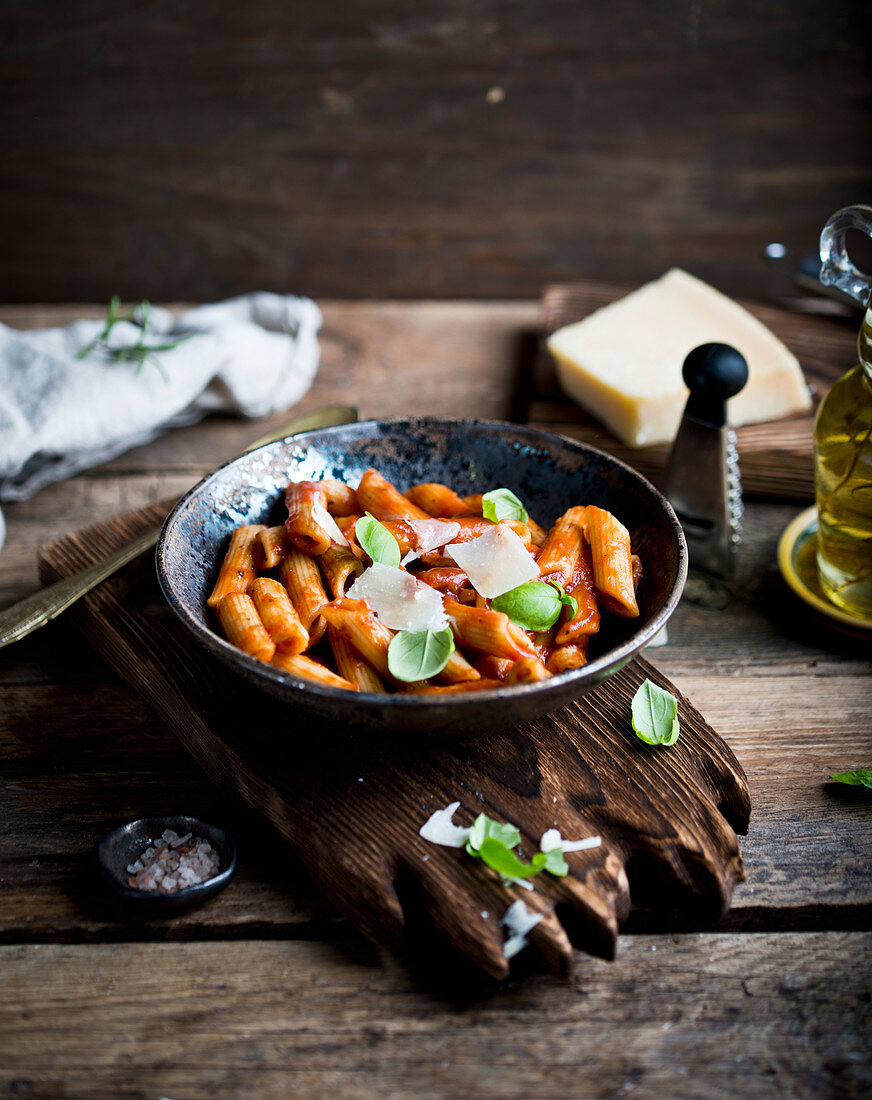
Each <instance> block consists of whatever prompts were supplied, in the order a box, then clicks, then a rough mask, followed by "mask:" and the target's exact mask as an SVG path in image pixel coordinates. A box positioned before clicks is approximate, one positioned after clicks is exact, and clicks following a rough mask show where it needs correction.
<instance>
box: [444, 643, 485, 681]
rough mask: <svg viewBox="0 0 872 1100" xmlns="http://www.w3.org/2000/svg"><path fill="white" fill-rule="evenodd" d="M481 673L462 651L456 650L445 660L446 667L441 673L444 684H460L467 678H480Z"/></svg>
mask: <svg viewBox="0 0 872 1100" xmlns="http://www.w3.org/2000/svg"><path fill="white" fill-rule="evenodd" d="M480 679H481V673H480V672H479V671H478V669H477V668H475V667H474V666H473V665H471V664H470V663H469V661H467V659H466V658H465V657H464V656H463V654H462V653H460V652H458V650H456V649H455V651H454V652H453V653H452V654H451V656H450V657H449V658H448V660H447V661H446V662H445V668H443V669H442V671H441V672H440V673H439V680H440V681H441V682H442V683H443V684H460V683H464V682H466V681H467V680H480Z"/></svg>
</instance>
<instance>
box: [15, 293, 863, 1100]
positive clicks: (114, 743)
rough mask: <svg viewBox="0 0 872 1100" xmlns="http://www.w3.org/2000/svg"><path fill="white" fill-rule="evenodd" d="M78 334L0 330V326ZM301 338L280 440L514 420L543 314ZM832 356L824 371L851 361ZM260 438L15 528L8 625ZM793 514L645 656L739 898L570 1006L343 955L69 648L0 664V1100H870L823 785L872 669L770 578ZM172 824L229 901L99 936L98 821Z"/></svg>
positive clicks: (291, 870)
mask: <svg viewBox="0 0 872 1100" xmlns="http://www.w3.org/2000/svg"><path fill="white" fill-rule="evenodd" d="M82 312H83V311H82V308H81V307H76V308H59V307H52V308H48V307H44V308H41V307H27V308H24V307H17V308H12V307H8V308H6V309H3V310H2V311H0V320H2V321H5V322H6V323H9V324H12V325H17V326H20V327H29V326H35V325H42V324H48V323H57V322H62V321H64V320H66V319H68V318H70V317H72V316H75V315H81V313H82ZM324 312H325V329H324V333H323V341H322V343H323V365H322V368H321V371H320V373H319V376H318V379H317V381H316V384H315V385H314V387H313V389H312V390H311V392H310V393H309V394H308V395H307V397H306V399H305V401H304V402H303V403H302V404H301V406H300V411H306V410H309V409H313V408H315V407H317V406H318V405H321V404H324V403H327V402H330V401H334V400H337V399H338V400H347V401H354V402H356V403H357V404H358V405H359V407H360V410H361V414H362V415H363V416H389V415H398V414H403V413H410V414H423V413H427V414H434V415H440V414H444V415H457V414H458V413H461V414H462V413H473V414H475V415H478V416H483V417H499V418H513V419H523V418H524V417H525V415H526V412H527V407H526V406H525V404H524V401H523V399H522V395H523V386H522V385H520V382H522V380H523V376H524V373H525V371H526V369H527V366H528V353H529V347H530V334H531V333H535V331H536V329H537V326H538V324H539V311H538V306H537V305H536V304H535V303H528V302H507V303H500V302H492V303H476V304H472V303H404V304H396V303H343V302H328V303H326V304H325V306H324ZM93 313H94V315H95V316H98V315H100V311H99V310H97V309H95V310H94V311H93ZM834 324H835V322H834ZM834 331H836V330H834ZM840 331H841V332H843V335H839V334H838V333H837V335H836V336H835V337H834V345H835V346H836V347H838V348H840V349H842V345H843V349H842V350H840V354H842V353H843V355H844V361H845V364H846V365H847V363H848V360H849V359H850V358H851V355H852V350H851V348H852V337H851V335H850V332H849V330H847V329H845V330H840ZM797 350H798V351H799V353H800V355H801V354H802V349H801V348H797ZM835 365H836V366H837V365H838V364H835ZM282 419H283V417H281V416H276V417H274V418H272V419H271V420H270V421H268V422H265V423H263V424H258V425H254V426H253V425H252V424H250V423H243V422H239V421H236V420H229V419H213V420H210V421H208V422H205V423H203V424H201V425H199V426H197V427H194V428H190V429H186V430H184V431H177V432H175V433H173V434H171V435H168V436H166V437H164V438H163V439H160V440H158V441H156V442H155V443H153V444H151V445H149V446H147V447H142V448H139V449H138V450H135V451H132V452H130V453H129V454H126V455H124V456H122V457H121V458H119V459H117V460H115V461H114V462H111V463H109V464H107V465H105V466H103V467H100V468H99V469H96V470H93V471H90V472H89V473H87V474H84V475H82V476H81V477H77V478H74V479H73V480H71V481H69V482H66V483H64V484H61V485H57V486H54V487H51V488H49V489H46V490H44V491H43V492H41V493H40V494H39V495H38V496H37V497H35V498H34V499H33V500H31V501H28V502H25V503H20V504H16V505H12V506H7V508H6V510H5V511H6V519H7V523H8V541H7V545H6V547H5V548H4V549H3V551H2V553H0V606H5V605H7V604H9V603H11V602H12V601H13V600H15V599H18V598H21V597H23V596H25V595H26V594H27V593H29V592H31V591H32V590H34V589H35V588H36V587H37V584H38V581H37V572H36V569H37V566H36V562H37V553H38V550H39V548H40V546H41V545H42V544H44V543H45V542H47V541H49V540H51V539H54V538H56V537H58V536H60V535H62V534H65V533H67V532H72V531H74V530H76V529H78V528H80V527H82V526H84V525H86V524H91V523H94V522H97V521H99V520H101V519H104V518H108V517H111V516H113V515H115V514H117V513H119V512H125V511H129V510H131V509H133V508H137V507H139V506H141V505H144V504H147V503H150V502H152V501H156V500H160V499H163V498H166V497H169V496H172V495H173V494H178V493H180V492H182V491H183V490H185V489H186V488H187V487H189V486H190V485H191V484H192V483H193V482H194V481H195V480H197V479H198V478H199V477H200V476H201V475H202V474H203V473H204V472H205V471H207V470H209V469H210V468H211V467H213V466H215V465H217V464H218V463H219V462H221V461H222V460H224V459H225V458H227V457H228V456H229V455H232V454H234V453H236V452H238V451H239V450H241V449H242V448H243V446H244V445H245V444H246V443H248V442H249V441H250V440H251V439H252V438H253V437H254V436H256V435H258V434H261V433H262V432H265V431H266V430H268V429H269V427H271V426H277V425H278V424H279V423H280V422H281V420H282ZM801 507H802V505H801V504H800V503H799V502H797V501H792V502H790V503H785V502H783V501H782V502H778V501H771V500H770V501H758V500H755V501H749V502H748V509H747V516H746V538H745V542H744V545H743V547H742V550H741V555H740V558H739V567H738V573H737V578H736V584H735V586H734V591H733V593H732V596H731V598H729V599H727V600H725V601H724V602H723V604H722V605H721V606H719V607H713V606H709V605H705V604H702V603H699V602H694V601H693V600H691V599H685V601H683V603H682V605H681V606H680V608H679V609H678V611H677V613H676V614H675V616H674V618H673V620H672V622H671V623H670V626H669V643H668V645H667V646H665V647H664V648H661V649H657V650H651V651H649V653H648V656H649V657H650V658H652V659H653V660H654V662H655V663H656V664H657V665H658V667H659V668H661V669H662V670H663V671H664V672H665V673H666V674H667V675H668V676H669V677H671V679H672V680H673V681H674V682H675V683H676V684H677V685H678V686H679V687H680V689H681V690H682V691H683V692H685V693H686V694H688V695H689V696H690V697H691V699H692V700H693V702H694V703H695V704H696V705H697V706H698V707H699V709H700V710H701V711H702V713H703V714H704V715H705V716H706V718H707V719H708V720H709V721H710V722H711V724H712V725H713V726H714V727H715V729H717V730H718V731H719V732H720V733H721V734H722V735H723V736H724V738H725V739H726V740H727V741H728V742H729V744H730V745H731V747H732V748H733V750H734V751H735V752H736V754H737V755H738V757H739V759H740V761H741V763H742V764H743V765H744V767H745V769H746V771H747V773H748V776H749V779H750V783H751V791H752V797H753V803H754V808H753V813H752V817H751V828H750V833H749V835H748V836H747V838H744V839H743V841H742V848H743V853H744V858H745V865H746V870H747V883H746V884H745V885H742V886H740V887H738V889H737V890H736V893H735V897H734V906H733V909H732V911H731V912H730V913H729V915H728V916H727V917H726V918H725V920H724V921H723V922H722V923H721V924H720V925H719V926H718V927H717V928H714V929H710V930H709V929H705V930H701V929H699V928H689V927H682V926H681V925H680V924H677V923H672V924H669V925H668V926H664V923H663V921H662V920H660V921H656V922H655V921H654V920H653V919H652V918H650V917H648V916H646V914H645V913H643V912H641V911H636V912H634V914H633V915H632V917H631V920H630V922H629V924H628V926H627V928H626V934H624V935H623V936H622V937H621V940H620V943H619V950H618V957H617V960H616V961H614V962H611V963H607V962H602V961H600V960H595V959H592V958H590V957H588V956H586V955H582V954H579V955H578V957H577V960H576V967H575V973H574V977H573V978H572V980H571V981H569V982H565V983H562V982H560V981H558V980H556V979H554V978H550V977H546V976H542V975H539V974H524V973H519V974H518V976H516V977H513V978H512V979H511V980H510V981H509V982H508V983H506V984H505V985H503V986H502V987H499V988H497V987H494V986H490V985H487V984H484V983H480V982H474V981H472V980H471V979H470V977H469V975H468V974H467V975H465V977H463V980H462V981H461V980H460V972H459V971H458V974H457V975H455V974H454V973H453V972H452V971H450V970H447V971H444V970H441V969H440V971H439V972H438V973H434V970H433V967H432V966H430V967H428V960H427V959H426V958H423V957H420V956H415V957H410V958H404V959H398V958H396V957H395V956H393V955H391V954H389V953H388V952H386V951H385V950H382V949H380V948H378V947H376V946H374V945H373V944H371V943H369V942H366V941H364V940H362V939H361V938H360V937H359V936H358V935H357V934H356V933H355V932H354V931H353V930H352V929H351V928H350V926H349V925H347V924H346V923H344V922H342V921H341V920H339V919H338V918H337V917H336V915H335V914H334V913H333V912H332V911H331V910H330V909H329V907H328V906H327V905H326V903H324V902H323V901H321V900H320V899H319V897H318V896H317V893H316V891H315V890H314V889H313V887H312V886H311V884H309V883H308V882H307V881H306V878H305V876H304V874H303V872H302V871H301V870H300V869H299V868H298V867H297V866H295V864H294V863H293V861H292V860H291V859H289V857H288V856H287V854H286V852H285V850H284V849H283V848H282V847H281V845H280V844H279V843H278V842H277V841H275V840H274V839H273V838H272V836H271V835H270V834H268V833H267V832H266V830H265V829H264V828H263V827H261V826H260V825H259V823H258V822H256V821H254V820H252V819H251V818H250V817H248V816H246V815H245V814H244V813H242V811H240V810H238V809H236V808H234V807H229V806H227V805H225V804H222V803H221V801H220V800H219V797H218V795H217V793H216V792H214V791H213V790H212V789H211V788H210V786H209V785H208V784H207V782H206V781H205V779H204V778H203V777H202V775H201V773H200V772H199V770H198V768H197V766H196V765H195V764H194V763H193V762H192V761H191V760H190V759H188V758H187V757H186V756H185V755H184V754H183V753H182V751H181V750H180V749H179V748H178V747H177V745H176V743H175V742H174V740H173V739H172V737H171V736H170V734H169V733H168V732H167V731H166V730H165V729H164V728H163V727H162V726H160V725H159V724H158V723H157V722H156V720H155V719H154V718H153V717H152V716H151V715H150V714H149V712H148V711H147V710H146V709H145V707H144V705H143V704H142V703H141V702H140V701H139V700H138V699H136V698H134V697H132V696H131V695H130V694H129V693H128V691H127V690H126V689H125V688H124V687H123V686H122V685H121V684H120V683H119V682H118V680H117V679H116V678H115V676H114V675H113V674H112V673H111V672H110V671H109V670H108V669H107V668H106V667H105V666H104V665H103V664H102V663H101V662H100V661H99V659H97V658H96V657H95V656H94V654H93V653H92V652H91V651H90V649H89V648H88V647H87V646H86V645H84V644H83V642H82V640H81V638H80V636H79V635H78V634H77V633H76V631H75V630H74V629H73V627H72V626H71V625H70V624H69V623H67V622H65V621H63V620H61V621H60V622H58V623H57V624H55V625H53V626H52V627H50V628H48V629H46V630H45V631H43V632H41V633H39V634H37V635H35V636H33V637H32V638H30V639H28V640H27V641H25V642H24V643H22V644H20V645H19V646H17V647H15V648H13V649H10V650H6V651H4V652H3V654H2V658H0V754H2V759H3V772H4V782H3V786H2V803H0V810H2V812H0V837H2V847H0V959H2V964H3V970H2V973H3V994H4V995H3V997H2V1003H0V1090H2V1092H3V1094H4V1095H9V1096H39V1097H60V1096H70V1097H78V1096H88V1097H107V1098H109V1097H111V1098H117V1097H149V1098H151V1097H153V1098H157V1097H160V1096H166V1097H172V1098H174V1100H179V1098H180V1097H200V1096H206V1095H210V1096H212V1097H253V1096H275V1097H287V1096H300V1097H322V1096H326V1095H335V1096H342V1097H361V1098H364V1097H365V1098H369V1097H376V1096H378V1097H401V1096H410V1095H413V1094H415V1093H420V1094H422V1095H428V1096H444V1097H458V1098H460V1097H464V1098H465V1097H472V1096H481V1097H493V1098H495V1100H496V1098H500V1100H501V1098H508V1097H516V1096H517V1097H522V1096H523V1097H546V1096H547V1097H552V1096H579V1097H588V1096H590V1097H606V1096H609V1097H610V1096H625V1095H626V1096H638V1097H661V1096H662V1097H666V1096H668V1097H690V1096H692V1097H700V1098H702V1097H724V1096H726V1097H730V1096H736V1097H739V1096H742V1097H744V1096H746V1095H749V1094H754V1095H757V1096H778V1097H791V1098H805V1097H808V1098H809V1100H811V1098H817V1097H822V1096H826V1097H841V1096H861V1095H868V1094H869V1091H870V1090H872V1069H870V1063H869V1057H868V1056H869V1040H870V1017H872V1008H870V1001H872V995H870V988H872V982H870V977H872V966H870V963H869V957H870V956H869V951H870V936H869V929H870V926H872V865H870V861H869V858H868V853H869V847H870V840H872V799H870V797H869V793H868V792H865V791H863V790H859V789H857V788H838V787H833V786H831V785H828V784H827V777H828V775H829V773H830V772H834V771H841V770H845V769H849V768H855V767H861V766H866V767H868V766H870V764H872V732H870V726H872V722H870V719H872V679H870V676H869V671H870V668H869V657H870V647H869V645H868V643H865V642H863V641H861V640H859V639H857V638H851V637H848V636H846V635H843V634H840V633H838V632H836V631H833V630H831V629H829V628H828V627H826V626H824V625H823V624H822V623H821V622H820V621H819V620H817V619H814V618H813V617H812V616H811V615H810V614H809V613H807V612H806V610H805V609H804V607H803V606H802V605H800V604H799V603H798V602H796V601H795V600H794V598H793V597H792V596H791V595H790V594H789V593H788V591H787V589H786V588H785V586H784V584H783V582H782V581H781V579H780V576H779V575H778V573H777V570H776V567H775V546H776V542H777V537H778V534H779V532H780V530H781V529H782V528H783V527H784V526H785V524H786V523H787V522H788V521H789V520H790V519H791V518H792V516H793V515H795V514H796V512H797V511H799V510H800V508H801ZM179 809H181V810H183V811H185V812H191V813H194V814H199V815H200V816H203V817H205V818H207V819H209V818H213V819H214V818H216V817H217V818H220V819H222V820H225V821H229V822H230V823H231V824H232V826H233V827H234V828H235V829H236V831H237V833H238V836H239V840H240V866H239V872H238V875H237V877H236V879H235V881H234V883H233V884H232V885H231V887H230V888H229V889H228V890H227V891H226V892H225V893H223V894H222V895H221V896H220V897H219V898H217V899H216V900H215V901H213V902H212V903H210V904H209V905H207V906H205V907H203V908H202V909H198V910H194V911H193V912H191V913H190V914H189V915H187V916H183V917H179V918H176V919H173V920H169V921H166V922H160V923H152V924H148V925H141V926H136V925H132V924H129V923H123V922H119V921H118V920H116V919H115V918H113V917H112V916H111V915H110V914H108V913H107V911H106V910H105V909H103V908H102V907H101V905H100V904H99V902H98V901H97V900H96V896H95V894H94V892H93V890H92V887H91V881H90V878H89V876H88V872H87V867H86V858H87V854H88V852H89V850H90V848H91V846H92V845H93V843H94V842H95V840H96V839H97V838H98V837H99V836H100V835H102V834H103V833H104V832H105V831H107V830H108V829H109V828H111V827H112V826H114V825H116V824H118V823H120V822H123V821H125V820H128V819H130V818H132V817H137V816H140V815H142V814H145V813H149V812H152V811H156V812H160V811H171V810H179Z"/></svg>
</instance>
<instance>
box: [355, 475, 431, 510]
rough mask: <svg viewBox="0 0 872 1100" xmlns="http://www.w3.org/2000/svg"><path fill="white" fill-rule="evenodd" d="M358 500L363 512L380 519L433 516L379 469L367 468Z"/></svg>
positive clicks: (358, 488) (360, 486)
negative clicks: (412, 500) (405, 495)
mask: <svg viewBox="0 0 872 1100" xmlns="http://www.w3.org/2000/svg"><path fill="white" fill-rule="evenodd" d="M357 500H358V503H359V505H360V510H361V511H362V512H369V513H370V515H373V516H375V518H376V519H380V520H386V519H430V518H431V517H430V516H429V515H428V514H427V513H426V512H425V511H424V509H423V508H419V507H418V505H417V504H413V503H412V502H411V501H410V500H408V499H407V498H406V497H404V496H403V494H402V493H401V492H400V491H399V490H398V489H396V488H395V487H394V486H393V485H391V483H390V482H389V481H388V480H387V479H386V478H383V477H382V475H381V474H380V473H379V472H378V471H377V470H367V471H366V473H365V474H364V475H363V477H362V478H361V479H360V485H358V487H357Z"/></svg>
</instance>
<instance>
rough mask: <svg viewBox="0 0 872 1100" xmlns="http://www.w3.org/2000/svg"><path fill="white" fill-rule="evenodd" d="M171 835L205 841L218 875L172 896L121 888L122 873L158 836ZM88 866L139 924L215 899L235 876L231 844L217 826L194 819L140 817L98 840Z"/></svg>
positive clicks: (124, 876) (124, 878)
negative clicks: (170, 832) (139, 919)
mask: <svg viewBox="0 0 872 1100" xmlns="http://www.w3.org/2000/svg"><path fill="white" fill-rule="evenodd" d="M164 829H173V830H174V831H175V832H176V833H178V834H179V836H184V835H185V834H186V833H193V834H194V836H199V837H202V838H203V840H208V841H209V843H210V844H211V845H212V847H213V848H214V849H215V851H216V852H217V853H218V874H217V875H214V876H213V877H212V878H210V879H207V880H206V881H205V882H201V883H199V884H198V885H197V886H186V887H185V888H184V889H183V890H177V891H176V892H175V893H174V894H161V893H158V892H157V891H153V890H137V889H136V888H135V887H132V886H128V885H127V878H128V871H127V867H128V865H129V864H130V863H133V862H134V860H136V859H137V858H138V857H139V856H140V855H142V853H143V852H144V851H145V849H146V848H147V847H148V846H149V845H150V844H151V843H153V842H154V841H156V840H158V839H159V838H160V837H161V835H162V834H163V831H164ZM94 864H95V866H96V868H97V872H98V873H99V875H100V877H101V879H102V880H103V882H104V884H105V885H106V886H107V887H108V888H109V890H111V892H112V893H113V894H114V895H115V897H116V898H117V899H118V900H119V901H123V902H124V904H125V906H126V907H129V909H130V910H131V911H132V912H133V913H135V914H136V916H138V917H142V918H143V919H151V918H154V917H172V916H175V914H176V913H180V912H182V911H183V910H185V909H191V908H193V906H195V905H200V904H202V902H204V901H208V900H209V898H213V897H215V895H216V894H218V893H220V892H221V891H222V890H223V889H224V887H225V886H226V885H227V884H228V883H229V882H230V880H231V879H232V878H233V875H234V874H235V872H236V845H235V844H234V843H233V838H232V837H231V835H230V834H229V833H228V832H227V831H226V829H221V828H219V827H218V826H217V825H207V824H206V822H205V821H200V819H199V818H196V817H188V816H187V815H184V814H181V815H177V816H171V817H144V818H141V819H140V820H139V821H130V822H128V824H127V825H122V826H121V827H120V828H119V829H113V830H112V832H111V833H107V834H106V836H104V837H103V839H102V840H100V841H99V842H98V843H97V845H96V846H95V848H94Z"/></svg>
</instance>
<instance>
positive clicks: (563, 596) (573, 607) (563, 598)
mask: <svg viewBox="0 0 872 1100" xmlns="http://www.w3.org/2000/svg"><path fill="white" fill-rule="evenodd" d="M548 583H549V584H553V585H554V587H555V588H556V589H557V592H558V594H559V596H560V602H561V603H562V604H563V606H564V607H568V608H569V618H570V619H574V618H575V616H576V615H577V614H578V600H576V598H575V597H574V596H570V595H569V593H568V592H567V591H566V589H565V588H564V587H563V585H562V584H561V583H560V581H548Z"/></svg>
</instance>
